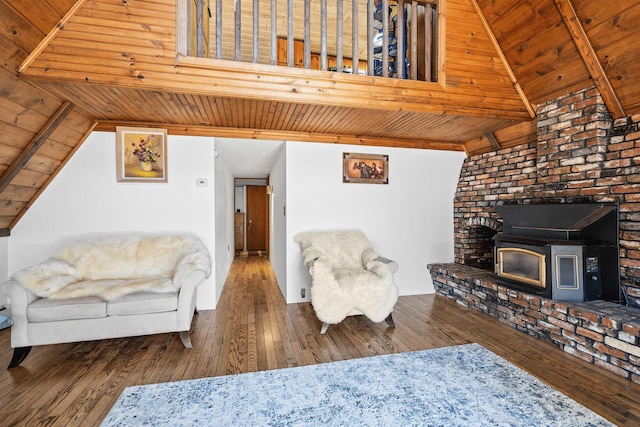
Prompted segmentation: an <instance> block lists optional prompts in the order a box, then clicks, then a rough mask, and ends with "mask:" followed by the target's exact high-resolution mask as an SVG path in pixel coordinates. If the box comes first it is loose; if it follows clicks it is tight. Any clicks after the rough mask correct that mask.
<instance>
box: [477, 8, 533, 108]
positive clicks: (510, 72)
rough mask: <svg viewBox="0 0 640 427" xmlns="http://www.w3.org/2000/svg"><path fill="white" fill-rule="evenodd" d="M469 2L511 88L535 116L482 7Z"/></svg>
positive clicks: (531, 105)
mask: <svg viewBox="0 0 640 427" xmlns="http://www.w3.org/2000/svg"><path fill="white" fill-rule="evenodd" d="M471 3H473V7H474V8H475V9H476V12H477V13H478V16H479V17H480V21H482V26H483V27H484V29H485V31H486V32H487V35H488V36H489V40H491V44H492V45H493V48H494V49H495V50H496V53H497V54H498V57H499V58H500V61H502V65H503V66H504V68H505V70H506V71H507V74H508V75H509V79H510V80H511V83H512V84H513V88H514V89H515V90H516V92H518V96H520V99H521V100H522V103H523V104H524V106H525V108H526V109H527V112H528V113H529V117H531V118H532V119H533V118H535V117H536V108H535V106H534V105H533V104H531V101H529V98H527V95H526V94H525V93H524V89H522V86H520V82H519V81H518V78H517V77H516V75H515V73H514V72H513V69H511V65H509V62H508V61H507V57H506V56H505V55H504V52H503V51H502V48H501V47H500V44H499V43H498V39H496V36H495V34H494V33H493V30H492V29H491V27H490V26H489V22H487V18H485V16H484V13H482V9H480V6H479V5H478V1H477V0H471Z"/></svg>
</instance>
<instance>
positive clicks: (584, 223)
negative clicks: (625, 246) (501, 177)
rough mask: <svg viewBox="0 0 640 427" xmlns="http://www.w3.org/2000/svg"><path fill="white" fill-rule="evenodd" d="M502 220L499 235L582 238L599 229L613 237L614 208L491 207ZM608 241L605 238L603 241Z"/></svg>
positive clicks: (568, 205) (594, 205) (592, 205)
mask: <svg viewBox="0 0 640 427" xmlns="http://www.w3.org/2000/svg"><path fill="white" fill-rule="evenodd" d="M495 209H496V211H497V212H498V213H499V214H500V215H501V216H502V218H503V220H504V221H503V232H504V233H505V234H515V235H523V236H537V237H545V236H549V237H552V236H553V237H558V236H563V238H564V239H566V240H568V239H573V238H585V237H589V234H590V233H592V232H593V231H595V232H596V233H597V235H598V237H599V238H598V240H601V239H602V236H601V233H602V230H600V229H601V228H606V229H607V230H606V231H604V232H605V233H606V234H607V235H610V236H611V238H613V236H616V238H617V206H616V205H611V204H604V203H576V204H573V203H561V204H540V205H501V206H495ZM607 240H609V239H607Z"/></svg>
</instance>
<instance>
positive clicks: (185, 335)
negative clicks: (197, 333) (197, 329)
mask: <svg viewBox="0 0 640 427" xmlns="http://www.w3.org/2000/svg"><path fill="white" fill-rule="evenodd" d="M180 339H181V340H182V344H183V345H184V346H185V348H193V346H192V345H191V337H190V336H189V331H180Z"/></svg>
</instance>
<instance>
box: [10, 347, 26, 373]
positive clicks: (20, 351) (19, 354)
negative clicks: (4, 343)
mask: <svg viewBox="0 0 640 427" xmlns="http://www.w3.org/2000/svg"><path fill="white" fill-rule="evenodd" d="M30 351H31V347H16V348H14V349H13V357H12V358H11V362H10V363H9V367H8V368H7V369H11V368H15V367H16V366H18V365H19V364H21V363H22V362H23V361H24V359H26V358H27V356H28V355H29V352H30Z"/></svg>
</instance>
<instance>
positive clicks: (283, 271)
mask: <svg viewBox="0 0 640 427" xmlns="http://www.w3.org/2000/svg"><path fill="white" fill-rule="evenodd" d="M286 152H287V148H286V145H285V144H283V145H282V149H281V150H280V154H279V155H278V158H277V159H276V162H275V164H274V165H273V168H272V169H271V172H270V173H269V183H270V185H271V187H272V189H273V192H272V193H271V203H270V208H271V212H270V213H269V218H270V221H271V226H270V227H269V230H270V235H271V236H270V243H269V248H270V249H269V259H270V261H271V266H272V267H273V273H274V274H275V276H276V280H277V281H278V286H280V290H281V291H282V295H287V292H286V284H287V229H286V227H287V220H286V216H285V215H284V209H285V206H286V197H287V181H286V178H287V175H286Z"/></svg>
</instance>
